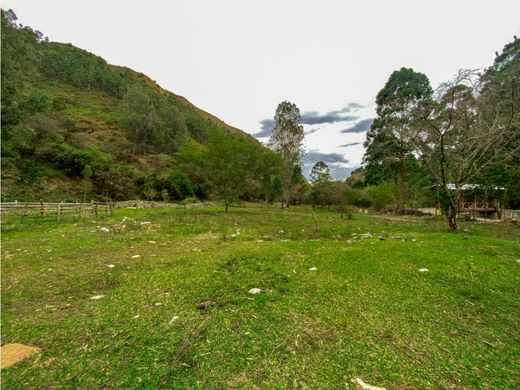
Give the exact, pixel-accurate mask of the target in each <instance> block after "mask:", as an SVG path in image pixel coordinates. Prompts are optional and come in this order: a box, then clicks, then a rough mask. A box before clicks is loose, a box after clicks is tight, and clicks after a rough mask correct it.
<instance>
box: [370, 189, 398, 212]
mask: <svg viewBox="0 0 520 390" xmlns="http://www.w3.org/2000/svg"><path fill="white" fill-rule="evenodd" d="M398 194H399V189H398V188H397V187H396V186H395V185H394V184H387V183H383V184H379V185H377V186H375V187H370V188H369V189H368V198H369V199H370V203H371V205H372V208H373V209H374V210H376V211H380V210H383V209H388V208H392V209H393V208H394V207H395V205H396V200H397V197H398Z"/></svg>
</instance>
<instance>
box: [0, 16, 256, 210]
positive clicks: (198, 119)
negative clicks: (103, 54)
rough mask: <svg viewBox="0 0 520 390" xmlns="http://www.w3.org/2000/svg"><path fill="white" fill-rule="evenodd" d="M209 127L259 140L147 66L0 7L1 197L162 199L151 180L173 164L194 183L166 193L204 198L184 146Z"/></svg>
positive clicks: (191, 148) (192, 147) (199, 143)
mask: <svg viewBox="0 0 520 390" xmlns="http://www.w3.org/2000/svg"><path fill="white" fill-rule="evenodd" d="M215 132H222V133H223V134H224V135H227V136H229V137H231V136H239V137H241V138H244V139H246V140H248V141H250V142H252V143H258V141H256V139H254V138H253V137H251V136H250V135H248V134H247V133H245V132H243V131H242V130H239V129H237V128H234V127H232V126H229V125H228V124H226V123H224V122H223V121H222V120H220V119H219V118H217V117H215V116H214V115H212V114H210V113H208V112H206V111H204V110H202V109H200V108H198V107H196V106H194V105H193V104H192V103H191V102H189V101H188V100H187V99H186V98H184V97H182V96H179V95H175V94H174V93H172V92H170V91H167V90H165V89H163V88H161V87H160V86H159V85H158V84H157V83H156V82H155V81H153V80H151V79H150V78H149V77H147V76H145V75H144V74H142V73H138V72H135V71H133V70H131V69H129V68H126V67H120V66H114V65H110V64H108V63H107V62H106V61H105V60H103V59H102V58H100V57H98V56H95V55H93V54H91V53H88V52H87V51H85V50H82V49H80V48H77V47H74V46H72V45H70V44H63V43H57V42H49V41H48V40H47V39H46V38H43V34H42V33H40V32H39V31H35V30H33V29H31V28H30V27H27V26H25V27H22V26H21V25H19V24H18V23H17V20H16V15H14V13H12V11H6V12H4V11H2V187H3V188H2V199H3V200H14V199H18V200H36V199H39V198H45V199H48V200H77V199H79V198H85V199H87V198H100V197H101V198H111V199H126V198H135V197H145V198H150V199H153V198H164V197H165V195H164V194H162V195H161V194H160V192H161V186H160V185H157V183H156V182H157V178H159V179H160V176H161V175H164V173H165V172H166V171H168V172H170V173H171V170H175V171H176V172H177V173H178V175H177V176H178V178H179V181H180V182H183V183H184V184H183V185H184V186H188V187H190V186H191V187H190V188H193V189H194V190H193V191H188V193H187V194H184V193H183V194H178V195H179V196H170V195H171V194H170V195H168V196H167V197H169V198H183V197H184V196H185V195H197V196H199V197H204V195H207V194H206V193H205V192H204V188H203V187H204V184H203V183H195V181H196V180H197V177H193V174H192V173H193V171H196V167H194V166H192V165H193V164H194V162H193V161H190V158H189V157H187V158H183V155H187V156H192V155H193V154H194V153H195V154H196V153H197V150H199V151H200V150H203V149H204V148H205V147H206V146H205V145H206V144H207V141H208V137H209V136H210V135H211V134H213V133H215ZM199 176H200V175H199ZM151 181H152V182H153V183H150V182H151ZM159 181H160V180H159ZM181 184H182V183H181ZM181 187H182V185H181ZM147 194H148V195H147Z"/></svg>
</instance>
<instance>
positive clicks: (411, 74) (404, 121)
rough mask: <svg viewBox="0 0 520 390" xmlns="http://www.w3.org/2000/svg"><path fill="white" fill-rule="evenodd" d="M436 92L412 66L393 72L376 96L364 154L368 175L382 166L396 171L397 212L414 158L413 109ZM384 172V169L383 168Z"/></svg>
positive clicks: (401, 206)
mask: <svg viewBox="0 0 520 390" xmlns="http://www.w3.org/2000/svg"><path fill="white" fill-rule="evenodd" d="M432 94H433V91H432V88H431V86H430V82H429V80H428V78H427V77H426V75H424V74H422V73H419V72H415V71H414V70H413V69H408V68H401V69H400V70H396V71H394V72H393V73H392V74H391V75H390V78H389V79H388V81H387V82H386V84H385V86H384V88H383V89H382V90H381V91H379V93H378V94H377V97H376V104H377V108H376V110H377V118H376V119H375V120H374V122H373V123H372V126H371V128H370V131H369V132H368V133H367V140H366V142H365V147H366V153H365V157H364V161H365V164H367V176H369V177H370V176H371V175H372V173H371V171H374V170H375V171H378V172H381V171H382V169H381V168H382V167H387V169H388V168H390V171H392V170H394V167H395V169H396V170H397V177H398V182H399V200H398V204H397V211H398V212H402V211H403V210H404V199H405V183H404V182H405V176H406V169H405V167H406V163H405V162H406V159H408V158H411V155H410V152H411V150H412V147H411V145H410V143H409V142H408V140H407V138H406V134H407V131H408V129H409V128H410V126H411V125H412V121H413V120H414V118H413V117H412V115H411V112H412V111H413V110H415V108H416V107H417V106H418V105H419V104H420V102H422V101H424V100H429V99H430V98H431V96H432ZM383 171H384V170H383Z"/></svg>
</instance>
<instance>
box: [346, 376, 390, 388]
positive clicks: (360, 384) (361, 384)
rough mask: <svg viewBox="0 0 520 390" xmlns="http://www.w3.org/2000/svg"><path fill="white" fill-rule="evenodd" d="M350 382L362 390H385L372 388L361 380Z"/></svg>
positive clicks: (355, 379) (356, 379)
mask: <svg viewBox="0 0 520 390" xmlns="http://www.w3.org/2000/svg"><path fill="white" fill-rule="evenodd" d="M352 382H353V383H355V384H356V385H358V386H359V387H361V388H362V389H363V390H386V388H385V387H379V386H373V385H369V384H368V383H366V382H364V381H363V379H361V378H354V379H352Z"/></svg>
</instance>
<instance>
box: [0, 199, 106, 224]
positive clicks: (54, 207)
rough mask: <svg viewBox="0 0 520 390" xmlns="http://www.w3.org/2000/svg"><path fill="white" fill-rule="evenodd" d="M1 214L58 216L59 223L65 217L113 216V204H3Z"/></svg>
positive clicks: (0, 208)
mask: <svg viewBox="0 0 520 390" xmlns="http://www.w3.org/2000/svg"><path fill="white" fill-rule="evenodd" d="M0 212H1V213H2V214H5V213H9V214H14V215H19V216H21V217H26V216H28V215H30V214H32V215H35V214H36V215H38V214H39V216H40V217H41V218H43V217H45V216H48V215H53V216H56V219H57V220H58V221H59V220H61V217H62V216H63V215H66V214H68V215H75V216H77V217H79V218H82V217H97V216H98V214H100V213H104V214H106V215H112V203H111V202H95V201H92V202H90V203H79V202H60V203H48V202H44V201H40V202H18V201H16V200H15V201H14V202H2V203H0Z"/></svg>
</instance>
